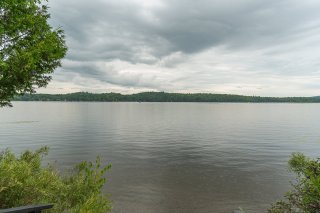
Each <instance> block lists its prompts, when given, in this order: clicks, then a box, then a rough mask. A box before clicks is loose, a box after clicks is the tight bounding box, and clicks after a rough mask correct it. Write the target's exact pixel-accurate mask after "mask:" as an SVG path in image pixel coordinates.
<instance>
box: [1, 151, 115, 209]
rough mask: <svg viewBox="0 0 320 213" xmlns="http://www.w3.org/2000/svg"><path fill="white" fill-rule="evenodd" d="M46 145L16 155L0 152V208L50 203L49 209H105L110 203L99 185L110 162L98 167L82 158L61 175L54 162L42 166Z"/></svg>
mask: <svg viewBox="0 0 320 213" xmlns="http://www.w3.org/2000/svg"><path fill="white" fill-rule="evenodd" d="M47 153H48V148H47V147H42V148H41V149H39V150H36V151H34V152H32V151H25V152H24V153H22V154H21V155H20V156H16V155H15V154H13V153H12V152H11V151H9V150H6V151H4V152H3V153H1V155H0V208H11V207H16V206H24V205H30V204H41V203H51V204H54V208H53V209H52V210H51V211H49V212H108V211H110V210H111V203H110V201H109V200H108V199H107V197H106V196H105V195H103V194H102V193H101V189H102V187H103V185H104V183H105V182H106V179H105V178H104V174H105V173H106V171H107V170H108V169H109V168H110V165H108V166H106V167H101V164H100V158H99V157H97V159H96V162H95V163H91V162H82V163H80V164H79V165H77V166H76V167H75V168H74V170H73V172H72V173H71V174H69V175H61V174H59V173H58V171H56V170H55V169H54V168H53V166H51V165H48V166H46V167H42V166H41V160H42V157H43V156H45V155H47Z"/></svg>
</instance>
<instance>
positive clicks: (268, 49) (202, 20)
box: [47, 0, 320, 96]
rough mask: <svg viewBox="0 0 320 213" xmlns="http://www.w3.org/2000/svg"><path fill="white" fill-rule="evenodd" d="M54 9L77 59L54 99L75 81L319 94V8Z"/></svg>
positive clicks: (81, 4) (291, 3)
mask: <svg viewBox="0 0 320 213" xmlns="http://www.w3.org/2000/svg"><path fill="white" fill-rule="evenodd" d="M49 6H50V7H51V9H50V12H51V14H52V20H51V22H52V24H53V25H54V26H62V27H63V29H64V30H65V33H66V36H67V44H68V46H69V53H68V55H67V57H66V59H65V61H64V63H63V65H64V66H63V67H62V69H61V70H59V72H57V73H56V74H55V75H54V79H56V80H54V81H53V83H52V85H51V86H49V87H48V89H47V91H54V92H56V91H57V89H55V88H65V90H63V89H62V90H60V91H61V92H64V91H69V90H68V84H67V83H66V82H67V81H68V80H67V79H70V78H71V79H70V86H69V87H70V88H71V87H73V88H78V87H77V85H80V83H79V82H81V87H80V88H82V89H84V90H89V91H90V90H92V91H100V90H101V88H105V91H108V90H109V89H110V88H117V89H118V90H119V91H128V92H132V91H140V90H165V91H188V92H193V91H208V92H224V93H231V92H232V93H240V94H252V93H256V94H265V95H279V96H282V95H295V94H298V93H299V94H298V95H300V94H301V93H302V94H304V95H314V94H315V93H317V91H316V89H318V87H317V86H316V85H317V82H314V79H318V78H319V77H320V74H319V70H320V65H319V55H320V49H319V48H318V47H317V45H319V44H320V36H319V35H320V13H319V12H318V11H319V8H320V2H319V1H316V0H306V1H303V2H302V1H298V0H271V1H262V0H261V1H259V0H258V1H257V0H225V1H217V0H216V1H213V0H199V1H192V0H162V1H161V0H154V1H148V0H131V1H130V0H94V1H86V0H68V1H64V0H52V1H50V2H49ZM68 73H69V74H68ZM71 76H73V77H71ZM299 78H300V80H301V81H300V82H299V81H298V80H297V79H299ZM62 79H64V80H62ZM93 81H94V82H95V85H92V82H93ZM308 81H309V82H310V83H308ZM59 82H64V85H63V86H61V85H60V83H59ZM77 82H78V83H77ZM86 82H87V83H86ZM285 82H287V83H285ZM314 84H315V85H314ZM96 87H97V88H98V89H95V88H96ZM132 88H133V90H132ZM117 89H116V90H117ZM268 91H269V94H268Z"/></svg>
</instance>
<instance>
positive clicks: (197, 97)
mask: <svg viewBox="0 0 320 213" xmlns="http://www.w3.org/2000/svg"><path fill="white" fill-rule="evenodd" d="M15 100H17V101H110V102H115V101H137V102H252V103H259V102H288V103H320V99H319V98H317V97H286V98H275V97H260V96H242V95H228V94H210V93H189V94H183V93H166V92H142V93H137V94H131V95H122V94H120V93H101V94H93V93H87V92H77V93H70V94H59V95H50V94H32V95H27V94H26V95H24V96H20V97H16V98H15Z"/></svg>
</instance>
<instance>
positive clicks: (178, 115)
mask: <svg viewBox="0 0 320 213" xmlns="http://www.w3.org/2000/svg"><path fill="white" fill-rule="evenodd" d="M13 104H14V107H13V108H2V109H0V148H1V150H3V149H5V148H10V149H12V150H13V151H15V152H17V153H20V152H21V151H23V150H25V149H36V148H39V147H40V146H41V145H48V146H50V154H49V156H48V157H47V158H46V159H47V162H52V163H54V164H55V165H56V166H57V167H58V168H60V169H63V170H66V169H70V167H72V165H74V164H75V163H78V162H80V161H81V160H94V159H95V156H97V155H100V156H101V157H102V159H103V162H104V163H105V164H107V163H111V164H112V168H111V170H110V172H109V173H108V175H107V177H108V182H107V184H106V187H105V189H104V190H105V193H107V194H110V196H111V199H112V201H113V205H114V210H113V212H114V213H121V212H130V213H142V212H147V213H168V212H170V213H175V212H182V213H189V212H190V213H194V212H200V213H201V212H205V213H207V212H226V213H231V212H232V211H233V210H234V209H236V208H237V207H239V206H241V207H242V208H244V209H245V210H246V212H266V210H267V208H268V207H269V206H270V204H271V203H272V202H274V201H275V200H277V199H280V198H281V197H282V195H283V193H284V192H286V191H287V190H288V189H289V188H290V185H289V181H290V180H293V176H292V175H291V174H290V173H289V172H288V169H287V161H288V159H289V157H290V155H291V153H292V152H303V153H305V154H306V155H308V156H310V157H319V156H320V104H283V103H281V104H276V103H273V104H262V103H259V104H253V103H85V102H77V103H76V102H74V103H71V102H69V103H68V102H14V103H13Z"/></svg>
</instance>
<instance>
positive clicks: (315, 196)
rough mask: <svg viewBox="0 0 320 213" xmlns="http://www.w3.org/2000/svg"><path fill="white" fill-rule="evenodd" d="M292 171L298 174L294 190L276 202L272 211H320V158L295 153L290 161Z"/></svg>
mask: <svg viewBox="0 0 320 213" xmlns="http://www.w3.org/2000/svg"><path fill="white" fill-rule="evenodd" d="M289 167H290V169H291V171H293V172H294V173H296V174H297V182H296V183H294V184H292V185H293V190H292V191H290V192H288V193H287V194H286V196H285V197H286V200H281V201H278V202H277V203H275V204H274V205H273V206H272V208H271V209H269V212H270V213H302V212H303V213H319V212H320V160H319V159H318V160H312V159H309V158H307V157H305V156H304V155H303V154H301V153H294V154H293V155H292V158H291V159H290V161H289Z"/></svg>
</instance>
